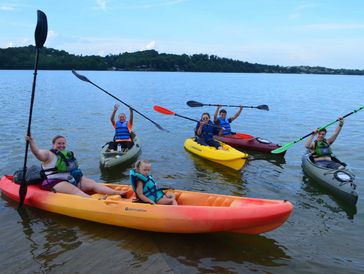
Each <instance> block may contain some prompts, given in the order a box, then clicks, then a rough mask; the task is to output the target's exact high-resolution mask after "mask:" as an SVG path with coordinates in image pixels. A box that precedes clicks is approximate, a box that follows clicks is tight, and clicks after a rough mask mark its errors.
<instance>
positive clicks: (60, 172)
mask: <svg viewBox="0 0 364 274" xmlns="http://www.w3.org/2000/svg"><path fill="white" fill-rule="evenodd" d="M25 139H26V140H27V141H29V145H30V150H31V151H32V153H33V154H34V156H35V157H36V158H37V159H38V160H39V161H41V162H42V169H43V173H44V175H45V180H44V181H43V182H42V188H43V189H46V190H49V191H55V192H61V193H67V194H74V195H79V196H82V197H90V195H88V194H87V193H86V192H89V191H90V192H96V193H101V194H118V195H124V194H125V193H126V191H118V190H114V189H112V188H109V187H107V186H104V185H102V184H98V183H96V182H95V181H94V180H92V179H89V178H87V177H86V176H84V175H83V173H82V171H81V169H80V168H79V167H78V163H77V160H76V158H75V157H74V155H73V152H72V151H68V150H66V138H65V137H63V136H60V135H58V136H56V137H54V138H53V140H52V144H53V147H52V149H50V150H45V149H39V148H38V146H37V145H36V143H35V141H34V139H33V138H32V136H31V135H30V136H26V137H25Z"/></svg>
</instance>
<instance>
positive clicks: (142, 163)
mask: <svg viewBox="0 0 364 274" xmlns="http://www.w3.org/2000/svg"><path fill="white" fill-rule="evenodd" d="M151 168H152V166H151V163H150V162H148V161H146V160H138V161H137V162H136V163H135V169H132V170H130V182H131V185H132V187H133V190H134V192H135V194H136V196H137V198H138V199H139V200H140V201H142V202H144V203H150V204H152V205H155V204H159V205H177V201H176V197H175V195H174V193H164V192H163V191H162V190H161V189H160V188H158V186H157V183H156V182H155V180H154V178H153V176H152V175H150V171H151Z"/></svg>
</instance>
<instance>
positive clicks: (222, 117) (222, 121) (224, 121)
mask: <svg viewBox="0 0 364 274" xmlns="http://www.w3.org/2000/svg"><path fill="white" fill-rule="evenodd" d="M220 108H221V106H217V108H216V111H215V114H214V123H215V124H216V125H218V126H220V127H223V128H224V131H223V133H222V135H231V134H234V133H232V132H231V126H230V124H231V122H232V121H234V120H235V119H236V118H238V117H239V115H240V113H241V112H242V110H243V106H240V108H239V110H238V112H237V113H235V114H234V115H233V116H231V117H230V118H226V115H227V112H226V110H225V109H222V110H220V112H219V109H220ZM217 113H219V117H217Z"/></svg>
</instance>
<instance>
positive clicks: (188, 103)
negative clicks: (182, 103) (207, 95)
mask: <svg viewBox="0 0 364 274" xmlns="http://www.w3.org/2000/svg"><path fill="white" fill-rule="evenodd" d="M186 104H187V105H188V106H189V107H193V108H194V107H203V106H204V104H202V103H200V102H196V101H188V102H187V103H186Z"/></svg>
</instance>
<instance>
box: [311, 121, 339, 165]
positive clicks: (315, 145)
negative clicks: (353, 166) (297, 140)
mask: <svg viewBox="0 0 364 274" xmlns="http://www.w3.org/2000/svg"><path fill="white" fill-rule="evenodd" d="M338 120H339V124H338V126H337V127H336V129H335V132H334V134H333V135H332V136H331V137H330V138H328V139H325V136H326V133H327V130H326V128H323V129H321V130H317V129H316V130H314V131H313V132H314V133H313V134H311V136H310V137H309V138H308V140H307V142H306V143H305V147H306V148H307V149H309V150H310V152H311V154H312V156H313V159H314V162H315V164H317V165H319V166H321V167H326V168H331V169H338V168H344V166H343V165H341V164H340V163H338V162H336V161H334V160H333V158H332V151H331V147H330V146H331V145H332V143H334V142H335V140H336V138H337V136H338V135H339V133H340V131H341V128H342V127H343V125H344V119H343V118H342V117H340V118H339V119H338ZM314 136H316V140H315V141H314V142H312V140H313V137H314Z"/></svg>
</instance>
